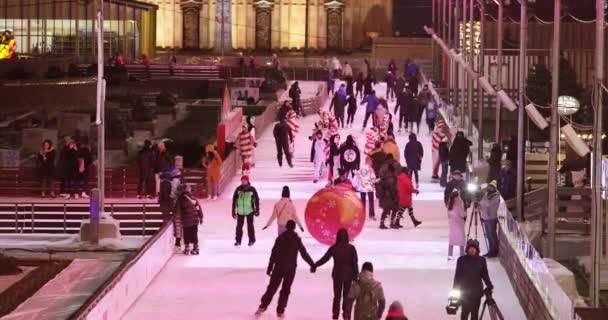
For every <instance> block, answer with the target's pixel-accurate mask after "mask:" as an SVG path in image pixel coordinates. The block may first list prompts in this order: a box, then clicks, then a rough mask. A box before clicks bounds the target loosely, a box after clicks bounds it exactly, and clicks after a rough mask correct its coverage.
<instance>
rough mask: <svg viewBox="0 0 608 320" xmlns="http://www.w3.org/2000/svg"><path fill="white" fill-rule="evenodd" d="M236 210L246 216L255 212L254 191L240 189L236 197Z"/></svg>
mask: <svg viewBox="0 0 608 320" xmlns="http://www.w3.org/2000/svg"><path fill="white" fill-rule="evenodd" d="M236 209H237V210H236V211H237V213H238V214H239V215H242V216H246V215H249V214H251V213H253V192H252V191H239V194H238V196H237V199H236Z"/></svg>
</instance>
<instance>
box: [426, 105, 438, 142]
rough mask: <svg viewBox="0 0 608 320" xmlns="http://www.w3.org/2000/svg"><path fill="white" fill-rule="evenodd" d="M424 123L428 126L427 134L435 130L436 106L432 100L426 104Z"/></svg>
mask: <svg viewBox="0 0 608 320" xmlns="http://www.w3.org/2000/svg"><path fill="white" fill-rule="evenodd" d="M425 114H426V125H427V126H428V127H429V135H430V134H431V133H432V132H433V130H435V120H436V119H437V107H436V106H435V103H434V102H432V101H431V102H429V104H427V106H426V112H425Z"/></svg>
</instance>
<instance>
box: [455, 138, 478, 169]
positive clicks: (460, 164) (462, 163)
mask: <svg viewBox="0 0 608 320" xmlns="http://www.w3.org/2000/svg"><path fill="white" fill-rule="evenodd" d="M472 144H473V143H471V141H469V140H468V139H467V138H465V137H464V136H456V138H455V139H454V142H452V147H451V148H450V168H451V169H452V171H454V170H460V171H461V172H467V171H468V170H467V157H468V156H469V153H470V152H471V145H472Z"/></svg>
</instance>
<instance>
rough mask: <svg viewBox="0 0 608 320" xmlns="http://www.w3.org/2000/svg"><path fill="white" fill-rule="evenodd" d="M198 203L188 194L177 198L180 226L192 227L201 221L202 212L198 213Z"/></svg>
mask: <svg viewBox="0 0 608 320" xmlns="http://www.w3.org/2000/svg"><path fill="white" fill-rule="evenodd" d="M197 206H198V202H197V201H196V200H195V199H194V198H192V196H191V195H190V194H188V193H182V194H181V195H180V196H179V198H177V208H176V209H177V214H179V215H180V218H181V222H182V226H184V227H192V226H195V225H197V224H199V223H201V222H202V221H203V211H202V210H201V211H199V210H198V208H197Z"/></svg>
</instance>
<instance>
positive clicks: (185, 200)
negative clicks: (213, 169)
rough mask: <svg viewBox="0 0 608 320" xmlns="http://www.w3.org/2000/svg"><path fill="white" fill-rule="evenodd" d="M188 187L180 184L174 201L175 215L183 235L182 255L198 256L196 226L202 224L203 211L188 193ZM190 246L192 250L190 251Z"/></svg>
mask: <svg viewBox="0 0 608 320" xmlns="http://www.w3.org/2000/svg"><path fill="white" fill-rule="evenodd" d="M190 192H191V190H190V186H189V185H187V184H180V186H179V188H178V194H179V196H178V198H177V201H176V209H175V211H176V214H178V215H179V216H180V220H181V223H182V227H183V235H184V254H185V255H188V254H193V255H197V254H199V250H198V225H199V224H201V225H202V224H203V210H202V208H201V206H200V205H199V203H198V201H196V199H195V198H194V197H193V196H192V194H191V193H190ZM190 245H192V249H190V248H191V247H190Z"/></svg>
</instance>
